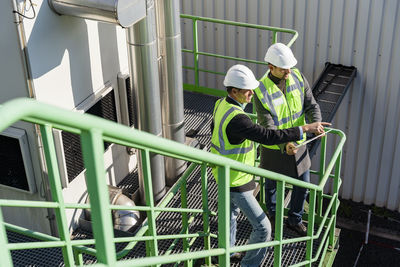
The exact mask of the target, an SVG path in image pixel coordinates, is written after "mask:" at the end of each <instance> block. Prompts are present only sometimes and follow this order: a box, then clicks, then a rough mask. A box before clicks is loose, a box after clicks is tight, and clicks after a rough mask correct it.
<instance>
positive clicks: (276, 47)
mask: <svg viewBox="0 0 400 267" xmlns="http://www.w3.org/2000/svg"><path fill="white" fill-rule="evenodd" d="M264 60H265V61H266V62H268V63H270V64H272V65H274V66H277V67H279V68H282V69H290V68H292V67H294V66H295V65H296V64H297V60H296V58H295V57H294V55H293V52H292V50H291V49H290V48H289V47H288V46H286V45H285V44H282V43H275V44H273V45H271V46H270V47H269V48H268V50H267V53H266V54H265V58H264Z"/></svg>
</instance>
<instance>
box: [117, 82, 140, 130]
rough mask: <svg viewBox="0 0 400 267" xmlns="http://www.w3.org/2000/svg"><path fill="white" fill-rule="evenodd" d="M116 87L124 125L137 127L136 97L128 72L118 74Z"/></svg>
mask: <svg viewBox="0 0 400 267" xmlns="http://www.w3.org/2000/svg"><path fill="white" fill-rule="evenodd" d="M118 89H119V96H120V102H121V117H122V122H123V124H125V125H128V126H130V127H134V128H137V116H136V115H137V114H136V98H135V93H134V91H133V90H132V88H131V78H130V77H129V75H128V74H119V75H118Z"/></svg>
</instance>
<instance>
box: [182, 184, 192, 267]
mask: <svg viewBox="0 0 400 267" xmlns="http://www.w3.org/2000/svg"><path fill="white" fill-rule="evenodd" d="M186 181H187V180H185V181H183V182H182V184H181V207H182V208H184V209H186V208H187V207H188V205H187V190H186V186H187V183H186ZM182 229H183V234H189V222H188V214H187V212H182ZM182 242H183V251H185V252H189V249H190V245H189V240H188V238H184V239H183V240H182ZM192 263H193V261H191V260H187V261H185V267H189V266H192V265H193V264H192Z"/></svg>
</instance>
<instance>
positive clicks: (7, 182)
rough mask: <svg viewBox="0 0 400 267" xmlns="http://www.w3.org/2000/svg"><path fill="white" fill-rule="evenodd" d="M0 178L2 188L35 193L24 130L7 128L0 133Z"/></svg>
mask: <svg viewBox="0 0 400 267" xmlns="http://www.w3.org/2000/svg"><path fill="white" fill-rule="evenodd" d="M0 177H1V179H0V184H1V185H2V186H7V187H10V188H13V189H17V190H23V191H28V192H30V193H34V192H36V185H35V178H34V174H33V168H32V160H31V156H30V152H29V144H28V138H27V135H26V132H25V130H23V129H19V128H15V127H9V128H7V129H6V130H5V131H4V132H2V133H0Z"/></svg>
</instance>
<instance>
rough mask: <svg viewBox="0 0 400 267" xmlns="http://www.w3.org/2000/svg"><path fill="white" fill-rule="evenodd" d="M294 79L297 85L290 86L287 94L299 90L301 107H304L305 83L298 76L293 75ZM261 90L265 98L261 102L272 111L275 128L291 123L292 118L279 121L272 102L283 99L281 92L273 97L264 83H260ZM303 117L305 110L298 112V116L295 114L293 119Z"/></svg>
mask: <svg viewBox="0 0 400 267" xmlns="http://www.w3.org/2000/svg"><path fill="white" fill-rule="evenodd" d="M292 77H293V80H294V82H295V84H293V85H290V86H288V87H287V89H286V90H287V92H291V91H293V90H299V91H300V99H301V105H303V104H304V93H303V90H302V89H301V88H302V87H303V86H304V83H303V82H301V81H300V80H299V79H298V77H297V76H296V75H294V74H292ZM259 88H260V91H261V93H262V95H263V96H264V97H263V99H262V100H261V102H263V104H265V105H268V107H269V108H270V109H271V115H272V119H273V120H274V124H275V126H280V125H282V124H286V123H288V122H289V121H290V116H288V117H285V118H282V119H281V120H278V115H277V113H276V110H275V107H274V105H273V102H272V100H273V99H276V98H279V97H282V96H283V93H282V92H281V91H277V92H275V93H273V94H271V95H270V94H268V92H267V89H266V88H265V85H264V83H262V82H260V86H259ZM301 115H303V110H301V111H299V112H297V113H296V114H293V116H292V119H293V120H295V119H297V118H299V117H300V116H301Z"/></svg>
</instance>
